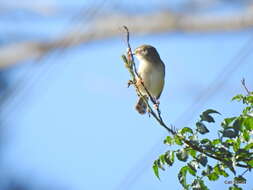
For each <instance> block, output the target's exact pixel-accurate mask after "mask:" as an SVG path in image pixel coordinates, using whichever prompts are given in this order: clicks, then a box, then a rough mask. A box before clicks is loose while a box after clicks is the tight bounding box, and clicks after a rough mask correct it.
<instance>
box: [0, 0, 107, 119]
mask: <svg viewBox="0 0 253 190" xmlns="http://www.w3.org/2000/svg"><path fill="white" fill-rule="evenodd" d="M93 2H94V1H93ZM106 2H107V0H102V1H99V2H98V3H97V4H96V5H94V3H93V6H89V7H88V8H86V7H85V6H84V7H82V8H81V9H80V11H79V13H78V14H76V15H75V16H73V17H72V18H71V19H70V22H71V24H72V22H74V21H75V20H76V19H78V18H79V19H81V15H84V13H85V17H82V22H80V25H79V26H78V27H77V29H76V30H81V29H83V28H84V26H85V24H87V21H89V22H90V21H91V20H93V18H94V17H95V16H96V15H97V14H98V13H99V11H100V10H101V7H103V6H104V5H105V3H106ZM84 20H86V22H83V21H84ZM94 35H95V34H94ZM79 39H80V37H79V38H78V36H74V37H73V39H72V40H73V41H74V40H79ZM60 43H61V44H62V47H63V48H61V49H59V50H54V51H53V52H52V53H49V54H48V55H46V56H42V57H40V58H39V59H37V60H36V61H35V63H34V64H38V63H41V64H40V65H42V64H43V62H42V61H43V60H44V59H49V58H50V57H52V56H53V55H55V54H56V53H58V54H57V56H60V55H62V54H63V53H65V51H66V47H67V45H68V44H69V43H71V41H64V40H62V41H61V42H60ZM64 64H65V66H66V64H67V63H66V62H64ZM52 65H56V64H55V63H53V64H50V65H47V66H46V67H45V66H44V65H43V66H44V68H43V69H41V70H40V72H37V73H34V74H33V77H32V76H30V72H31V70H32V69H28V70H27V71H25V72H24V74H23V77H22V79H21V80H17V82H16V83H14V85H12V88H9V90H7V91H6V92H5V93H4V95H2V96H1V97H0V114H1V116H2V118H5V119H6V118H7V117H8V116H9V115H10V113H9V112H11V111H14V109H11V107H12V108H13V107H17V106H18V105H19V106H20V104H23V103H24V101H23V99H24V98H25V97H26V96H27V94H28V93H29V89H31V88H32V87H33V86H35V84H36V83H37V82H38V80H40V79H41V78H42V77H43V76H44V77H45V75H46V74H48V73H49V72H50V70H52V68H53V67H52ZM26 81H29V83H28V84H27V83H25V82H26ZM11 104H12V106H11ZM7 105H8V106H7ZM7 107H8V109H9V110H10V111H9V112H8V111H6V108H7ZM3 113H4V114H5V115H3Z"/></svg>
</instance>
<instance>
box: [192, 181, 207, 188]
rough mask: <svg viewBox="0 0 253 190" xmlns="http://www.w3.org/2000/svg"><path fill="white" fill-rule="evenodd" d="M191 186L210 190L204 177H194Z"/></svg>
mask: <svg viewBox="0 0 253 190" xmlns="http://www.w3.org/2000/svg"><path fill="white" fill-rule="evenodd" d="M191 187H192V190H208V188H207V186H206V185H205V184H204V181H203V180H202V179H194V180H193V183H192V185H191Z"/></svg>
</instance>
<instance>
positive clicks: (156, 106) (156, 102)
mask: <svg viewBox="0 0 253 190" xmlns="http://www.w3.org/2000/svg"><path fill="white" fill-rule="evenodd" d="M153 100H154V102H155V103H154V105H153V106H154V109H156V110H158V109H159V105H160V102H159V100H157V99H156V98H155V97H154V98H153Z"/></svg>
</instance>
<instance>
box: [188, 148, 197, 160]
mask: <svg viewBox="0 0 253 190" xmlns="http://www.w3.org/2000/svg"><path fill="white" fill-rule="evenodd" d="M187 151H188V153H189V154H190V155H191V156H192V157H193V158H195V157H196V150H194V149H189V150H187Z"/></svg>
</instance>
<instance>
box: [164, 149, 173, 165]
mask: <svg viewBox="0 0 253 190" xmlns="http://www.w3.org/2000/svg"><path fill="white" fill-rule="evenodd" d="M164 160H165V162H166V163H167V164H168V165H169V166H172V165H173V163H174V151H167V152H166V153H165V156H164Z"/></svg>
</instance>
